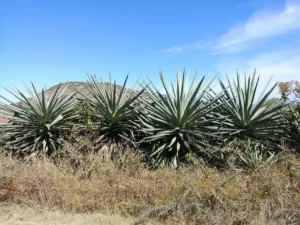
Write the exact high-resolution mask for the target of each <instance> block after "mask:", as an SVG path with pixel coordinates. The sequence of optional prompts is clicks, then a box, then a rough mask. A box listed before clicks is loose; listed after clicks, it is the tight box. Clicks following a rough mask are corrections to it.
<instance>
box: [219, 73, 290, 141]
mask: <svg viewBox="0 0 300 225" xmlns="http://www.w3.org/2000/svg"><path fill="white" fill-rule="evenodd" d="M227 80H228V85H229V87H227V86H226V85H225V84H224V83H223V82H222V81H220V84H221V87H222V88H223V91H224V93H225V96H226V97H225V99H226V100H227V101H224V105H223V113H224V115H228V119H227V123H226V127H228V128H230V129H233V130H234V133H233V134H234V136H237V135H238V136H239V138H241V139H245V138H252V139H255V140H263V141H268V140H269V141H272V142H274V141H275V142H276V141H278V140H280V139H281V137H282V135H283V130H282V129H281V128H282V127H283V126H284V122H285V121H284V120H283V115H282V113H280V111H281V109H283V108H284V107H285V105H284V104H282V103H283V101H282V100H278V101H276V102H274V103H272V104H270V105H269V106H264V103H265V101H266V100H267V99H268V97H269V96H270V94H271V93H272V91H273V90H274V89H275V88H276V86H277V84H275V85H273V87H271V88H270V89H269V90H267V86H268V84H267V85H266V86H265V88H264V90H263V92H262V93H261V94H260V96H259V97H258V99H256V97H257V86H258V84H259V78H257V79H256V73H255V72H254V74H253V75H252V76H249V77H247V76H245V77H244V82H242V81H241V78H240V75H239V74H238V73H237V77H236V81H235V80H234V81H233V82H232V83H231V82H230V81H229V79H228V78H227Z"/></svg>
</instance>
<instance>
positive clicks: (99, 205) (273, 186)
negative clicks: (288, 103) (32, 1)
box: [0, 153, 300, 225]
mask: <svg viewBox="0 0 300 225" xmlns="http://www.w3.org/2000/svg"><path fill="white" fill-rule="evenodd" d="M0 202H8V203H13V204H18V205H23V206H27V207H31V208H35V209H42V210H59V211H60V212H71V213H91V212H95V213H104V214H108V213H116V214H118V215H122V216H127V217H135V224H146V223H148V222H149V221H152V223H154V222H155V223H162V224H232V225H238V224H299V223H300V160H299V158H297V157H296V156H295V155H286V156H285V159H284V160H283V161H282V162H280V163H279V164H276V165H272V166H269V167H266V168H264V169H261V170H257V171H254V172H251V173H245V172H240V171H237V170H233V169H232V170H230V171H225V172H220V171H217V170H216V169H212V168H207V167H201V166H198V167H194V168H182V169H178V170H172V169H158V170H154V171H151V170H149V169H147V168H144V167H143V166H142V164H141V163H140V161H139V158H138V157H137V156H136V155H132V154H128V155H127V156H125V158H124V159H123V160H119V161H116V162H103V159H102V157H101V156H99V155H98V154H96V153H88V154H79V153H78V154H74V156H72V157H69V158H68V159H61V160H58V161H56V162H54V161H51V160H49V159H46V158H45V159H33V160H31V161H26V162H24V161H22V162H21V161H19V160H17V159H13V158H11V157H8V156H1V158H0ZM0 204H1V203H0ZM153 221H154V222H153Z"/></svg>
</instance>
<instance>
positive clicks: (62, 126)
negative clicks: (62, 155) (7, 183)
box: [0, 83, 76, 156]
mask: <svg viewBox="0 0 300 225" xmlns="http://www.w3.org/2000/svg"><path fill="white" fill-rule="evenodd" d="M66 85H67V83H66V84H65V85H62V84H59V85H58V86H57V88H56V90H55V91H54V93H53V94H52V95H49V96H47V95H46V93H45V91H44V90H42V92H41V93H38V92H37V90H36V88H35V86H34V84H33V83H31V86H32V87H31V88H30V87H28V86H26V88H27V91H28V93H29V94H30V97H26V96H25V94H24V93H23V92H21V91H20V90H18V89H16V90H14V89H8V88H6V90H7V91H8V92H9V93H10V94H11V95H12V96H13V97H15V98H16V100H17V101H18V102H17V103H15V102H13V101H11V100H9V99H8V98H5V97H3V96H0V97H1V98H2V99H3V100H5V102H1V103H0V110H2V111H3V112H4V116H3V117H5V118H7V119H8V120H9V122H8V123H6V124H4V125H3V130H4V133H5V137H6V138H7V139H8V140H9V142H8V145H9V146H10V147H11V148H13V149H14V151H16V152H17V153H22V154H24V155H25V156H30V155H31V154H36V153H37V152H38V151H39V150H42V151H43V152H45V153H47V154H52V153H55V152H56V151H57V148H58V145H59V144H61V140H62V139H61V138H62V137H61V134H62V132H64V131H66V130H67V129H68V126H67V123H68V122H71V121H73V119H75V118H76V114H74V111H73V105H74V100H73V99H72V98H73V95H69V96H68V95H64V92H65V90H66V88H67V86H66Z"/></svg>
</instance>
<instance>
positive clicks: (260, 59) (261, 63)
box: [217, 49, 300, 96]
mask: <svg viewBox="0 0 300 225" xmlns="http://www.w3.org/2000/svg"><path fill="white" fill-rule="evenodd" d="M217 69H218V70H219V71H220V73H221V74H223V73H225V72H226V73H227V74H228V76H229V77H232V78H233V77H234V76H235V71H236V69H238V70H239V71H240V72H241V73H242V74H244V73H246V74H252V73H253V71H254V70H255V69H256V70H257V73H258V74H259V75H260V85H259V87H258V92H261V91H262V89H263V87H264V86H265V85H266V83H267V82H268V80H269V79H270V77H271V76H273V77H272V80H271V83H270V85H272V84H273V85H274V84H275V83H276V82H279V81H290V80H297V79H299V76H300V51H295V50H292V49H289V50H281V51H273V52H269V53H261V54H259V55H257V56H254V57H251V58H243V59H242V60H240V59H234V58H233V59H231V60H230V59H226V60H224V61H221V62H220V63H219V64H218V65H217ZM273 96H278V92H277V91H274V93H273Z"/></svg>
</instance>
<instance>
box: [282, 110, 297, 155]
mask: <svg viewBox="0 0 300 225" xmlns="http://www.w3.org/2000/svg"><path fill="white" fill-rule="evenodd" d="M283 114H284V116H285V119H286V121H287V126H286V136H287V137H288V139H289V142H291V144H292V146H293V147H295V149H296V150H297V151H299V150H300V147H299V144H300V114H299V107H298V106H295V105H292V104H291V105H289V107H288V109H287V110H285V111H284V112H283Z"/></svg>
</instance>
